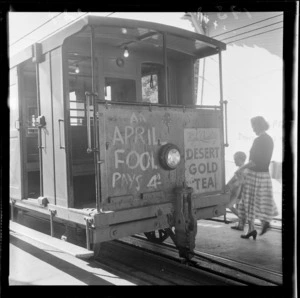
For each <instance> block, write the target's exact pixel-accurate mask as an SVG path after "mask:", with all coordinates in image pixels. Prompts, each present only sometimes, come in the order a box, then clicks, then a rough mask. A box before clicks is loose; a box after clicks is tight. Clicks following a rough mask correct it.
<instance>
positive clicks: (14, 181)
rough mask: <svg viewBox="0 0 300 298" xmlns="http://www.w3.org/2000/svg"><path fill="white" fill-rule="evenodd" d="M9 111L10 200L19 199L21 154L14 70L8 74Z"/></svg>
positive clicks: (20, 189) (17, 96)
mask: <svg viewBox="0 0 300 298" xmlns="http://www.w3.org/2000/svg"><path fill="white" fill-rule="evenodd" d="M9 109H10V158H9V161H10V164H9V177H10V179H9V182H10V193H9V194H10V198H13V199H21V197H22V187H21V186H22V184H21V181H22V180H21V154H20V119H19V116H20V108H19V92H18V76H17V70H16V68H14V69H12V70H11V73H10V89H9Z"/></svg>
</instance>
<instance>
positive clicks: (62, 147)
mask: <svg viewBox="0 0 300 298" xmlns="http://www.w3.org/2000/svg"><path fill="white" fill-rule="evenodd" d="M61 122H64V120H63V119H58V133H59V149H65V146H62V145H61V126H60V123H61Z"/></svg>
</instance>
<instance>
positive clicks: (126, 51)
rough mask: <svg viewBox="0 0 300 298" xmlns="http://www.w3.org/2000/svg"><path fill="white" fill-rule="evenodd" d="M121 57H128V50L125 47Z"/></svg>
mask: <svg viewBox="0 0 300 298" xmlns="http://www.w3.org/2000/svg"><path fill="white" fill-rule="evenodd" d="M123 56H124V57H125V58H127V57H128V56H129V52H128V48H127V47H124V53H123Z"/></svg>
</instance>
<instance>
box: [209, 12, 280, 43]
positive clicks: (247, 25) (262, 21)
mask: <svg viewBox="0 0 300 298" xmlns="http://www.w3.org/2000/svg"><path fill="white" fill-rule="evenodd" d="M280 16H283V14H279V15H276V16H273V17H270V18H266V19H263V20H260V21H257V22H254V23H251V24H248V25H245V26H242V27H239V28H236V29H233V30H229V31H226V32H223V33H220V34H217V35H214V36H211V38H216V37H217V36H220V35H224V34H228V33H230V32H234V31H236V30H240V29H243V28H246V27H249V26H252V25H255V24H258V23H262V22H265V21H267V20H270V19H274V18H277V17H280Z"/></svg>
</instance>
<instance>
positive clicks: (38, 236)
mask: <svg viewBox="0 0 300 298" xmlns="http://www.w3.org/2000/svg"><path fill="white" fill-rule="evenodd" d="M9 229H10V230H11V231H13V232H15V233H18V234H22V235H24V236H27V237H29V238H31V239H34V240H36V241H39V242H42V243H44V244H47V245H49V246H52V247H55V248H57V249H59V250H61V251H64V252H66V253H68V254H71V255H73V256H74V257H77V258H82V259H88V258H91V257H92V256H94V252H93V251H91V250H87V249H85V248H82V247H80V246H77V245H74V244H72V243H69V242H65V241H63V240H60V239H57V238H54V237H51V236H49V235H47V234H44V233H41V232H38V231H36V230H33V229H30V228H27V227H25V226H22V225H20V224H18V223H16V222H13V221H10V222H9Z"/></svg>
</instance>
